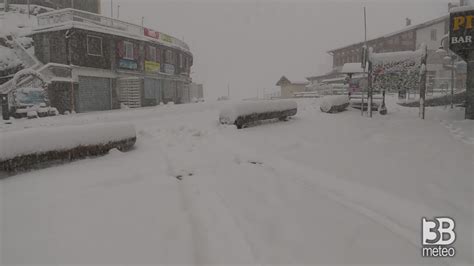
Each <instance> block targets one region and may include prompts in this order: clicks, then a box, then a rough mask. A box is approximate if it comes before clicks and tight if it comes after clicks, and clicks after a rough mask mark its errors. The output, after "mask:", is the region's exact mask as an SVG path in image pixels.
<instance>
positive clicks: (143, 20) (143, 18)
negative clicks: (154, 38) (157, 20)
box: [142, 17, 145, 27]
mask: <svg viewBox="0 0 474 266" xmlns="http://www.w3.org/2000/svg"><path fill="white" fill-rule="evenodd" d="M144 26H145V17H142V27H144Z"/></svg>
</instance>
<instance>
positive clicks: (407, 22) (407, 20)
mask: <svg viewBox="0 0 474 266" xmlns="http://www.w3.org/2000/svg"><path fill="white" fill-rule="evenodd" d="M405 20H406V26H407V27H408V26H411V19H410V18H406V19H405Z"/></svg>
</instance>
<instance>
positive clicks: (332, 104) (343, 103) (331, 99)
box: [320, 95, 350, 113]
mask: <svg viewBox="0 0 474 266" xmlns="http://www.w3.org/2000/svg"><path fill="white" fill-rule="evenodd" d="M349 104H350V101H349V97H347V95H340V96H326V97H324V98H323V101H322V102H321V106H320V108H321V111H323V112H325V113H338V112H342V111H344V110H345V109H346V108H347V107H348V106H349Z"/></svg>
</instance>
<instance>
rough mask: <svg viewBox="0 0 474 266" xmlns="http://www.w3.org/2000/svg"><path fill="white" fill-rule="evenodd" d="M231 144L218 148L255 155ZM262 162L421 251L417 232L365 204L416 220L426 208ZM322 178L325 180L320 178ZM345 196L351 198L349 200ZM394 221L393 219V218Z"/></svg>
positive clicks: (295, 167) (279, 162) (301, 168)
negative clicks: (389, 208)
mask: <svg viewBox="0 0 474 266" xmlns="http://www.w3.org/2000/svg"><path fill="white" fill-rule="evenodd" d="M232 141H233V140H227V143H226V141H222V145H223V146H224V145H227V147H228V148H230V147H234V152H236V153H239V155H240V156H242V157H245V156H246V155H248V156H255V153H252V152H251V151H250V149H248V148H246V147H245V148H244V147H243V146H242V145H240V146H239V145H236V143H234V145H230V144H229V142H232ZM235 147H240V148H239V151H236V150H235ZM257 153H258V154H259V155H261V156H260V157H261V158H272V156H271V155H265V154H263V153H262V152H260V151H258V152H257ZM273 157H274V156H273ZM263 161H265V164H266V165H267V167H269V166H271V169H270V171H272V172H273V174H275V175H278V176H280V177H283V178H288V176H292V178H296V179H299V180H300V182H302V183H303V184H305V185H309V186H311V187H314V188H317V190H318V191H323V193H324V194H325V196H326V197H327V198H328V199H330V200H332V201H334V202H335V203H337V204H339V205H342V206H344V207H346V208H347V209H349V210H351V211H353V212H355V213H358V214H360V215H362V216H364V217H366V218H368V219H370V220H371V221H374V222H375V223H377V224H379V225H381V226H383V227H384V228H386V229H387V230H388V231H390V232H392V233H394V234H395V235H397V236H399V237H400V238H401V239H403V240H404V241H405V242H407V243H408V244H410V245H412V246H413V247H414V248H419V249H420V250H421V247H422V246H421V243H420V240H419V234H420V233H419V232H418V229H409V226H406V225H402V224H403V222H402V221H396V220H395V219H394V217H390V216H388V215H386V214H384V213H383V212H381V211H376V210H375V209H374V208H373V207H369V206H370V204H368V203H370V201H371V200H370V199H377V198H378V199H380V198H382V199H384V198H385V199H388V200H384V201H383V202H390V203H391V204H392V205H391V206H392V207H393V206H395V205H393V203H396V206H397V208H396V210H394V213H396V214H401V213H404V212H406V211H407V210H412V211H411V213H414V214H415V215H418V216H420V215H423V214H424V213H432V211H422V210H429V208H428V207H426V206H423V205H420V204H414V203H413V202H409V201H406V200H403V199H400V198H397V197H396V196H393V195H389V194H388V193H387V192H384V191H380V190H378V189H376V188H369V187H365V186H363V185H360V184H356V183H352V182H349V181H345V180H343V179H341V178H337V177H333V176H331V175H326V174H324V173H319V172H317V173H314V169H310V168H308V167H307V166H305V165H302V164H299V163H297V162H293V161H289V160H287V159H284V158H275V159H273V160H272V159H267V160H263ZM286 169H292V171H293V172H292V173H288V174H287V175H285V174H282V173H285V172H287V171H288V170H286ZM277 170H278V171H277ZM309 172H313V173H314V174H313V176H318V177H320V178H319V179H318V180H317V181H316V182H315V180H314V178H312V177H308V176H307V173H309ZM325 176H327V177H326V178H324V177H325ZM321 178H322V179H321ZM355 191H357V193H354V192H355ZM344 195H346V196H344ZM348 195H351V196H352V198H351V197H350V196H348ZM357 197H359V199H357ZM372 201H373V200H372ZM380 207H381V208H378V209H384V208H383V206H380ZM395 217H397V216H396V215H395ZM420 219H421V216H420ZM417 228H418V227H417ZM441 261H442V264H443V265H452V263H451V261H449V260H447V259H442V260H441ZM458 263H459V262H458Z"/></svg>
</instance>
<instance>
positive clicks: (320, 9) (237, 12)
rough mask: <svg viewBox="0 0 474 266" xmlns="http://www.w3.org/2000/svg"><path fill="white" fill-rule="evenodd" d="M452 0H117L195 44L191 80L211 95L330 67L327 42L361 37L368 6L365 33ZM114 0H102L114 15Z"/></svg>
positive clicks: (256, 88) (136, 19) (243, 92)
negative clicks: (364, 13) (112, 8)
mask: <svg viewBox="0 0 474 266" xmlns="http://www.w3.org/2000/svg"><path fill="white" fill-rule="evenodd" d="M448 2H449V1H448V0H398V1H397V0H365V1H362V0H345V1H342V0H312V1H309V0H308V1H299V0H297V1H290V0H286V1H269V0H267V1H263V0H254V1H250V0H245V1H243V0H242V1H237V0H227V1H226V0H221V1H218V0H214V1H209V0H194V1H191V0H187V1H182V0H173V1H171V0H168V1H162V0H113V3H114V6H115V11H114V13H115V15H117V9H116V8H117V5H118V4H120V6H121V7H120V19H122V20H126V21H130V22H133V23H136V24H141V17H142V16H144V17H145V26H147V27H150V28H153V29H156V30H158V31H162V32H166V33H169V34H171V35H173V36H175V37H178V38H184V40H185V41H186V42H187V43H188V44H189V45H190V47H191V51H192V52H193V54H194V66H193V69H192V71H193V72H194V73H193V74H192V77H193V80H194V81H196V82H199V83H204V86H205V93H206V96H207V97H209V98H217V97H218V96H221V95H227V85H228V84H229V83H230V86H231V95H232V97H233V98H246V97H256V96H257V93H259V94H260V96H262V94H263V89H266V92H270V91H272V90H274V91H276V86H275V83H276V82H277V80H278V79H279V78H280V77H281V76H282V75H285V76H287V77H288V78H289V79H290V80H296V81H298V80H305V77H307V76H312V75H316V74H324V73H326V72H329V71H330V69H331V65H332V64H331V63H332V62H331V57H330V56H329V55H328V54H327V53H326V52H327V51H328V50H330V49H333V48H337V47H340V46H345V45H347V44H351V43H353V42H357V41H362V40H363V6H366V7H367V13H368V35H369V37H371V36H376V35H379V34H384V33H389V32H391V31H395V30H399V29H401V28H403V27H404V26H405V18H406V17H409V18H411V19H412V23H413V24H416V23H421V22H424V21H426V20H429V19H433V18H436V17H438V16H441V15H444V14H447V10H448ZM110 3H111V0H102V12H103V14H105V15H110V6H111V5H110Z"/></svg>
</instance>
